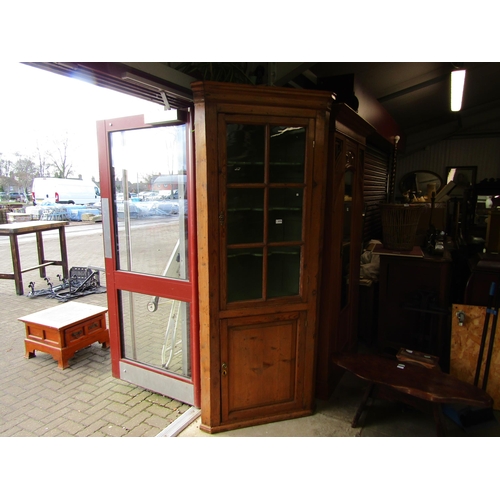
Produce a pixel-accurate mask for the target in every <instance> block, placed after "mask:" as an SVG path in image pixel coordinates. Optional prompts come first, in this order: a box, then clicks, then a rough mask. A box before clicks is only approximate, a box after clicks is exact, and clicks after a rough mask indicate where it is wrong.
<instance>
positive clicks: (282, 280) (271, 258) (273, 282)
mask: <svg viewBox="0 0 500 500" xmlns="http://www.w3.org/2000/svg"><path fill="white" fill-rule="evenodd" d="M267 267H268V271H267V296H268V298H272V297H285V296H289V295H298V294H299V281H300V247H298V246H297V247H292V246H290V247H274V248H269V251H268V260H267Z"/></svg>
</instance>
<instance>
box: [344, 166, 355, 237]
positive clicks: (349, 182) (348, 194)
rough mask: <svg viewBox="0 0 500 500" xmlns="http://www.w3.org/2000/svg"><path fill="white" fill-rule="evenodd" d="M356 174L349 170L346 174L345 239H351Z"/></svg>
mask: <svg viewBox="0 0 500 500" xmlns="http://www.w3.org/2000/svg"><path fill="white" fill-rule="evenodd" d="M353 177H354V174H353V172H352V170H348V171H347V172H346V173H345V175H344V241H351V210H352V185H353Z"/></svg>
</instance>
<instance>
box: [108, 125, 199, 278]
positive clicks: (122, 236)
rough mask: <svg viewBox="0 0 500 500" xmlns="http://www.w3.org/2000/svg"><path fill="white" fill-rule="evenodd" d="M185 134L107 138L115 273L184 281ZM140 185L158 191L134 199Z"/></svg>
mask: <svg viewBox="0 0 500 500" xmlns="http://www.w3.org/2000/svg"><path fill="white" fill-rule="evenodd" d="M185 134H186V130H185V125H178V126H169V127H157V128H154V129H140V130H127V131H122V132H113V133H111V137H110V143H111V162H112V166H113V171H114V176H115V185H116V189H117V191H119V193H118V192H117V193H116V198H117V199H118V198H120V200H119V201H116V211H117V219H118V235H117V240H118V241H117V246H118V248H117V265H118V269H121V270H127V271H133V272H138V273H143V274H151V275H156V276H168V277H171V278H178V279H189V269H188V259H187V243H188V241H187V238H188V233H187V228H188V224H187V199H186V193H187V189H186V142H185V141H186V136H185ZM145 181H148V183H149V185H150V186H151V187H152V188H153V187H156V188H157V189H155V190H153V189H151V190H150V191H148V192H144V193H139V187H140V184H141V183H142V184H144V182H145ZM118 195H119V196H118Z"/></svg>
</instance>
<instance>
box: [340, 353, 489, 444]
mask: <svg viewBox="0 0 500 500" xmlns="http://www.w3.org/2000/svg"><path fill="white" fill-rule="evenodd" d="M333 362H334V363H335V364H336V365H338V366H340V367H341V368H344V369H346V370H348V371H350V372H352V373H354V374H355V375H356V376H358V377H360V378H362V379H364V380H368V381H369V382H370V383H369V385H368V387H367V390H366V393H365V395H364V397H363V399H362V401H361V404H360V406H359V408H358V410H357V411H356V414H355V415H354V418H353V420H352V424H351V425H352V427H357V425H358V421H359V418H360V416H361V414H362V413H363V411H364V410H365V407H366V403H367V401H368V399H369V398H370V397H383V398H386V399H390V400H395V401H401V402H403V403H406V404H409V405H411V406H413V407H416V408H418V409H420V410H423V411H428V410H431V412H432V414H433V415H434V420H435V423H436V433H437V435H438V436H443V435H444V424H443V421H442V411H441V405H442V404H457V405H464V406H472V407H478V408H492V407H493V399H492V398H491V397H490V396H489V395H488V394H487V393H486V392H485V391H483V390H482V389H479V388H478V387H476V386H474V385H472V384H468V383H466V382H462V381H461V380H458V379H456V378H455V377H452V376H451V375H448V374H447V373H443V372H442V371H441V370H438V369H430V368H428V367H425V366H422V365H421V364H418V363H412V362H401V361H400V360H398V359H393V358H387V357H384V356H380V355H376V354H358V353H339V354H335V355H334V356H333Z"/></svg>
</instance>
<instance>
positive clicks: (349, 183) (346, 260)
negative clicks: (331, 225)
mask: <svg viewBox="0 0 500 500" xmlns="http://www.w3.org/2000/svg"><path fill="white" fill-rule="evenodd" d="M349 159H350V158H349V157H348V160H349ZM351 159H352V160H353V157H352V158H351ZM353 182H354V172H353V171H352V170H351V169H349V168H348V170H346V172H345V174H344V233H343V244H342V279H341V290H340V306H341V308H343V307H345V306H346V305H347V303H348V301H349V280H350V268H351V245H350V242H351V213H352V194H353V193H352V189H353Z"/></svg>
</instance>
